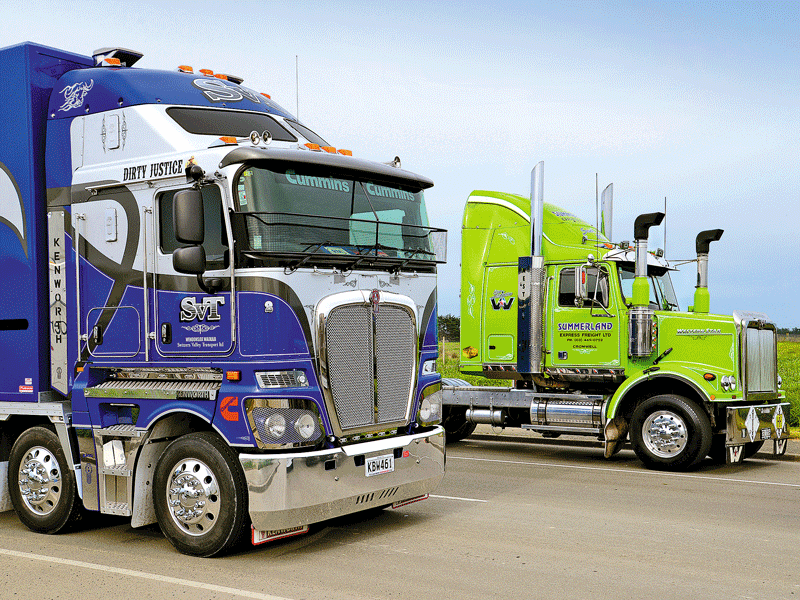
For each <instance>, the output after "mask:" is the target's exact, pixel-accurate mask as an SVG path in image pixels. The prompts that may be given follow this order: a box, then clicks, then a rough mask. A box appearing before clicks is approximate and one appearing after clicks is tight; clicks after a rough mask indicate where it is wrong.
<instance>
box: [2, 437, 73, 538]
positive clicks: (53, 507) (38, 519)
mask: <svg viewBox="0 0 800 600" xmlns="http://www.w3.org/2000/svg"><path fill="white" fill-rule="evenodd" d="M8 468H9V473H8V484H9V493H10V495H11V504H12V505H13V506H14V510H15V511H16V512H17V516H18V517H19V520H20V521H22V522H23V523H24V524H25V526H26V527H28V529H31V530H32V531H36V532H38V533H58V532H59V531H62V530H63V529H65V528H66V527H68V526H69V525H71V524H72V523H74V522H76V521H78V520H79V519H80V517H81V516H82V514H83V507H82V505H81V502H80V500H79V499H78V490H77V487H76V485H75V472H74V471H72V470H71V469H70V468H69V462H67V458H66V456H65V455H64V450H63V448H62V447H61V442H60V441H59V439H58V436H57V435H56V434H55V433H54V432H53V431H51V430H50V429H47V428H45V427H32V428H31V429H28V430H26V431H25V432H23V433H22V435H20V436H19V437H18V438H17V440H16V442H14V446H13V447H12V448H11V455H10V456H9V465H8Z"/></svg>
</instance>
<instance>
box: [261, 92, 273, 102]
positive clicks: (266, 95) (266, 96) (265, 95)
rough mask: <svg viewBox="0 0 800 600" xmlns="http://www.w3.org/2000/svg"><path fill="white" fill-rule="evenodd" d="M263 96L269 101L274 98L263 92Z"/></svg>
mask: <svg viewBox="0 0 800 600" xmlns="http://www.w3.org/2000/svg"><path fill="white" fill-rule="evenodd" d="M261 95H262V96H264V98H268V99H270V100H272V96H270V95H269V94H265V93H264V92H261Z"/></svg>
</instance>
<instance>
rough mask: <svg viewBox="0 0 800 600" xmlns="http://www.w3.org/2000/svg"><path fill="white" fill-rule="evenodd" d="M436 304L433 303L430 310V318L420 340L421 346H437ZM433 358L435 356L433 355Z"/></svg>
mask: <svg viewBox="0 0 800 600" xmlns="http://www.w3.org/2000/svg"><path fill="white" fill-rule="evenodd" d="M438 308H439V306H438V304H437V305H434V307H433V311H431V316H430V319H428V322H427V324H425V337H424V338H423V340H422V347H423V348H438V347H439V328H438V326H437V318H436V315H437V314H438ZM434 358H436V357H435V356H434Z"/></svg>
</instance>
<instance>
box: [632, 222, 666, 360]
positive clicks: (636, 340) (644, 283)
mask: <svg viewBox="0 0 800 600" xmlns="http://www.w3.org/2000/svg"><path fill="white" fill-rule="evenodd" d="M663 220H664V213H662V212H656V213H647V214H644V215H639V216H638V217H636V221H634V224H633V237H634V239H635V240H636V273H635V275H636V278H635V279H634V280H633V298H632V302H633V306H632V307H631V309H630V311H629V312H628V354H629V355H630V356H631V357H634V358H646V357H648V356H650V355H651V354H652V353H653V350H654V349H655V334H654V330H653V315H654V312H653V309H652V308H650V283H649V281H648V279H647V238H648V236H649V232H650V228H651V227H653V226H654V225H659V224H660V223H661V221H663Z"/></svg>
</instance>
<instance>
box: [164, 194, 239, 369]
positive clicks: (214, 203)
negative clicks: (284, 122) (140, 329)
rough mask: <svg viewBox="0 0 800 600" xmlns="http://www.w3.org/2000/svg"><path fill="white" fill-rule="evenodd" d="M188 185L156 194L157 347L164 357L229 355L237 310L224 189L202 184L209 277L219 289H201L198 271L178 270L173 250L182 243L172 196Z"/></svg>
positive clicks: (205, 245)
mask: <svg viewBox="0 0 800 600" xmlns="http://www.w3.org/2000/svg"><path fill="white" fill-rule="evenodd" d="M181 189H186V187H185V186H184V187H175V188H168V189H163V188H162V189H161V190H159V191H158V192H157V193H156V196H155V205H154V213H155V229H156V231H155V236H154V241H155V252H154V255H155V263H156V266H155V277H154V288H155V290H154V292H155V311H154V312H155V323H154V324H153V329H154V330H155V339H156V349H157V351H158V353H159V354H161V355H162V356H171V355H177V356H215V355H225V354H229V353H230V352H231V351H232V349H233V344H234V321H233V316H234V314H235V309H234V307H233V304H232V301H233V296H232V294H231V273H232V266H231V261H230V252H229V248H230V244H229V241H228V240H229V239H230V233H229V228H228V224H227V219H226V218H225V211H224V203H223V200H222V199H223V195H222V194H223V190H222V188H220V187H219V186H217V185H206V186H203V188H202V189H201V192H202V194H203V213H204V223H205V236H204V238H205V239H204V242H203V248H204V249H205V251H206V272H205V274H204V275H203V278H204V279H206V280H211V279H218V280H220V281H221V283H222V287H221V288H220V289H219V291H217V292H216V293H213V294H209V293H206V292H205V291H203V290H202V289H201V288H200V286H199V284H198V282H197V277H196V276H194V275H186V274H182V273H178V272H176V271H175V269H174V268H173V266H172V253H173V251H174V250H176V249H177V248H178V247H180V246H181V245H182V244H180V243H179V242H178V241H177V240H176V239H175V233H174V229H173V228H174V222H173V215H172V200H173V198H174V196H175V193H176V192H178V191H180V190H181Z"/></svg>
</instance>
